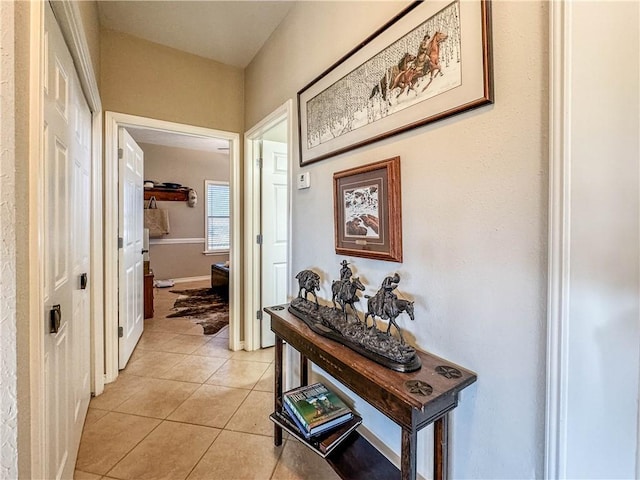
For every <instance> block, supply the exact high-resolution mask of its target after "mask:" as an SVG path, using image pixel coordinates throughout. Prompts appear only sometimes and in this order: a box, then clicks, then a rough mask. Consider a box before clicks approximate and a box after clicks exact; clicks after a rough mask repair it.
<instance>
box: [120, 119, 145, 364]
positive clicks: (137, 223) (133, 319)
mask: <svg viewBox="0 0 640 480" xmlns="http://www.w3.org/2000/svg"><path fill="white" fill-rule="evenodd" d="M118 156H119V157H120V158H119V160H120V162H119V166H118V172H119V173H118V185H119V199H120V201H119V216H118V232H119V233H118V236H119V238H120V239H119V242H120V246H121V248H120V250H119V255H118V270H119V272H118V273H119V275H118V276H119V280H118V330H119V331H118V336H119V337H120V338H119V341H118V367H119V368H120V369H121V370H122V369H123V368H124V367H126V366H127V362H128V361H129V357H131V354H132V353H133V349H134V348H135V347H136V344H137V343H138V340H140V336H141V335H142V330H143V328H144V314H143V306H144V303H143V262H142V255H143V253H142V250H143V248H144V245H143V238H142V235H143V224H142V216H143V196H144V194H143V189H142V183H143V179H142V177H143V170H142V169H143V153H142V149H141V148H140V147H139V146H138V144H137V143H136V142H135V140H134V139H133V138H131V135H129V132H127V131H126V130H125V129H124V128H122V127H120V129H119V130H118Z"/></svg>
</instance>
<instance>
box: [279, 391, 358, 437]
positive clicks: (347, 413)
mask: <svg viewBox="0 0 640 480" xmlns="http://www.w3.org/2000/svg"><path fill="white" fill-rule="evenodd" d="M283 405H284V407H285V409H286V410H287V411H288V412H289V414H290V415H291V416H292V417H293V418H294V420H296V421H297V422H298V423H299V425H300V429H301V430H302V431H303V432H306V433H307V434H309V435H316V434H318V433H321V432H323V431H326V430H327V429H330V428H333V427H335V426H337V425H339V424H341V423H344V422H346V421H347V420H349V419H350V418H351V417H352V416H353V412H352V411H351V409H350V408H349V407H348V406H347V405H346V404H345V403H344V402H343V401H342V400H340V398H339V397H338V396H337V395H336V394H335V393H333V392H332V391H331V390H329V389H328V388H327V387H326V386H325V385H323V384H322V383H314V384H313V385H305V386H302V387H298V388H294V389H293V390H289V391H287V392H285V393H284V394H283Z"/></svg>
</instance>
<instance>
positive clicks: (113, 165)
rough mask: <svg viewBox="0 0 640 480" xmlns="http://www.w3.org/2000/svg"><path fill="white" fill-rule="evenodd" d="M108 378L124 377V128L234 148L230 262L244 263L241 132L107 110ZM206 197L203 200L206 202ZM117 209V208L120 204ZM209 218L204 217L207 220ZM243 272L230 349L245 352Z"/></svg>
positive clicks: (232, 279) (233, 289) (234, 295)
mask: <svg viewBox="0 0 640 480" xmlns="http://www.w3.org/2000/svg"><path fill="white" fill-rule="evenodd" d="M105 120H106V123H105V186H104V188H105V205H107V206H109V208H108V209H105V379H106V381H107V382H111V381H114V380H115V379H116V378H117V376H118V315H119V311H118V288H119V282H118V208H117V206H119V205H120V203H121V202H122V201H123V199H121V198H120V195H119V193H118V185H117V181H116V180H115V179H117V178H118V138H117V137H118V129H119V128H128V129H130V130H135V131H148V132H150V133H155V134H162V133H165V134H167V135H173V136H180V137H182V138H185V139H187V140H189V139H191V140H198V139H201V140H202V141H207V140H219V141H222V142H223V143H224V144H225V145H226V146H228V149H229V151H228V155H229V170H230V171H229V189H230V192H231V195H230V198H229V201H230V210H231V212H230V219H229V220H230V222H229V223H230V225H229V229H230V231H229V235H230V248H229V262H230V264H231V265H240V262H241V260H240V248H239V247H240V245H239V242H240V240H239V239H240V215H239V214H238V212H239V211H240V198H241V197H240V188H239V186H240V180H239V179H240V168H239V164H240V161H239V151H240V148H239V147H240V136H239V134H237V133H232V132H225V131H220V130H212V129H208V128H202V127H195V126H191V125H184V124H177V123H172V122H165V121H161V120H155V119H150V118H146V117H138V116H134V115H127V114H121V113H115V112H106V114H105ZM203 197H204V195H201V198H200V201H201V202H204V201H205V199H204V198H203ZM114 207H115V208H114ZM203 222H204V219H203ZM241 283H242V278H241V270H240V269H238V270H235V271H234V270H233V269H231V271H230V275H229V306H230V308H229V311H230V312H229V349H231V350H240V349H242V348H243V344H242V342H241V339H240V327H241V326H240V320H239V319H240V318H241V316H240V309H241V307H242V303H241V300H240V298H241V297H240V293H241V289H240V285H241Z"/></svg>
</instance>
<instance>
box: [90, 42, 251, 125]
mask: <svg viewBox="0 0 640 480" xmlns="http://www.w3.org/2000/svg"><path fill="white" fill-rule="evenodd" d="M100 47H101V51H100V60H101V68H100V72H101V81H100V88H101V91H100V93H101V96H102V106H103V108H104V110H106V111H115V112H120V113H128V114H132V115H139V116H143V117H149V118H154V119H158V120H166V121H171V122H177V123H184V124H187V125H196V126H200V127H207V128H213V129H217V130H224V131H229V132H242V131H243V127H244V118H243V112H244V106H243V105H244V94H243V88H244V78H243V71H242V70H241V69H239V68H235V67H230V66H228V65H223V64H221V63H218V62H215V61H213V60H209V59H206V58H203V57H198V56H196V55H191V54H188V53H185V52H181V51H179V50H175V49H173V48H169V47H165V46H162V45H159V44H156V43H152V42H148V41H146V40H142V39H139V38H136V37H133V36H131V35H127V34H124V33H119V32H115V31H112V30H106V29H103V30H102V31H101V33H100Z"/></svg>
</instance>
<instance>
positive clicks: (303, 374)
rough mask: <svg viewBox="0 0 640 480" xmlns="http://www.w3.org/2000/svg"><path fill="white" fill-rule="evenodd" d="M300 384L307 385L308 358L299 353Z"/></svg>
mask: <svg viewBox="0 0 640 480" xmlns="http://www.w3.org/2000/svg"><path fill="white" fill-rule="evenodd" d="M300 385H309V360H308V359H307V357H305V356H304V355H302V354H300Z"/></svg>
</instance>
